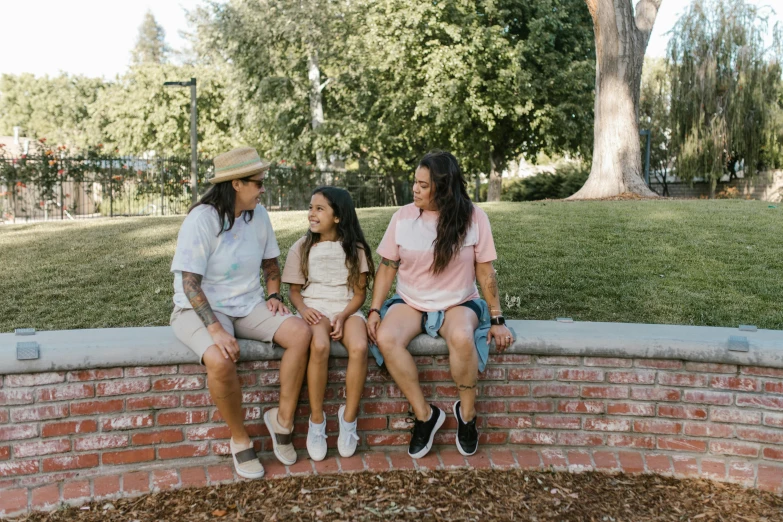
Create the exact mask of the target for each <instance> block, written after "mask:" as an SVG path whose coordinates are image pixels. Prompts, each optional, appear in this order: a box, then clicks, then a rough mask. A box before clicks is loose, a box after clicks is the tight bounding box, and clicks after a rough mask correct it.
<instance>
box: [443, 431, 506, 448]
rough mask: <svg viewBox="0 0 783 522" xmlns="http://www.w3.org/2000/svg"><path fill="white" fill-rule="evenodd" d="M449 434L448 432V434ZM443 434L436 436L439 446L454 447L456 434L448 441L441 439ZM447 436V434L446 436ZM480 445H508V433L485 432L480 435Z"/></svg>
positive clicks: (453, 433)
mask: <svg viewBox="0 0 783 522" xmlns="http://www.w3.org/2000/svg"><path fill="white" fill-rule="evenodd" d="M446 433H448V432H446ZM441 434H442V433H438V435H436V436H435V439H436V440H438V444H448V445H453V444H454V443H455V440H456V432H452V435H451V437H449V438H448V439H445V440H443V439H440V438H439V436H440V435H441ZM444 435H445V434H444ZM479 443H480V444H482V445H487V444H490V445H493V444H507V443H508V433H506V432H505V431H495V432H484V433H479Z"/></svg>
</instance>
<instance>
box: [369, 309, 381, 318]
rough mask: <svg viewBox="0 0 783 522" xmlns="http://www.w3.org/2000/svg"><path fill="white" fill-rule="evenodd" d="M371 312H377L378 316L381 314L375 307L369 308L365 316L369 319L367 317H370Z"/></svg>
mask: <svg viewBox="0 0 783 522" xmlns="http://www.w3.org/2000/svg"><path fill="white" fill-rule="evenodd" d="M373 312H375V313H377V314H378V317H380V316H381V311H380V310H378V309H377V308H370V311H369V312H367V318H368V319H369V317H370V314H371V313H373Z"/></svg>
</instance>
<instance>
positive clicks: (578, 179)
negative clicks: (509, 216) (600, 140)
mask: <svg viewBox="0 0 783 522" xmlns="http://www.w3.org/2000/svg"><path fill="white" fill-rule="evenodd" d="M589 175H590V166H589V165H587V164H584V163H578V164H574V163H564V164H562V165H560V166H558V167H557V170H556V171H555V172H554V173H553V174H550V173H548V172H542V173H541V174H536V175H535V176H530V177H529V178H522V179H519V180H515V181H513V182H511V183H509V185H508V186H507V187H504V189H505V190H504V194H503V196H502V199H503V200H504V201H536V200H539V199H563V198H567V197H568V196H570V195H571V194H573V193H575V192H576V191H577V190H579V189H580V188H582V185H584V184H585V181H587V176H589Z"/></svg>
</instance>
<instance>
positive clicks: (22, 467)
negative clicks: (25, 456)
mask: <svg viewBox="0 0 783 522" xmlns="http://www.w3.org/2000/svg"><path fill="white" fill-rule="evenodd" d="M39 469H40V461H38V460H12V461H11V462H3V463H0V477H14V476H16V475H32V474H33V473H38V470H39Z"/></svg>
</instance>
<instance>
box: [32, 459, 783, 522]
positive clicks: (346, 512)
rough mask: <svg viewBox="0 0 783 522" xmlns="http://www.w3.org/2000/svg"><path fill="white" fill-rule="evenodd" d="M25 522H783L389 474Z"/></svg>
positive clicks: (599, 486) (753, 511) (92, 509)
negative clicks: (575, 521) (222, 521)
mask: <svg viewBox="0 0 783 522" xmlns="http://www.w3.org/2000/svg"><path fill="white" fill-rule="evenodd" d="M20 520H24V521H28V522H33V521H65V520H67V521H74V520H76V521H115V520H116V521H120V520H121V521H123V522H133V521H139V522H146V521H158V520H172V521H186V520H225V521H228V520H259V521H278V520H292V521H293V520H329V521H336V520H363V521H364V520H366V521H376V520H481V521H484V520H529V521H554V520H563V521H571V520H577V521H582V520H584V521H596V522H598V521H600V522H619V521H631V522H643V521H690V520H693V521H700V522H701V521H712V520H720V521H770V522H772V521H780V520H783V498H781V497H779V496H775V495H773V494H770V493H766V492H761V491H755V490H746V489H744V488H742V487H740V486H736V485H731V484H721V483H717V482H709V481H703V480H677V479H672V478H665V477H659V476H655V475H634V476H629V475H622V474H620V475H607V474H602V473H593V472H591V473H582V474H570V473H547V472H525V471H520V470H509V471H500V470H455V471H428V472H427V471H390V472H385V473H369V472H365V473H354V474H341V475H320V476H300V477H287V478H283V479H275V480H263V479H262V480H257V481H247V482H239V483H235V484H228V485H222V486H214V487H206V488H199V489H185V490H178V491H168V492H163V493H157V494H151V495H146V496H143V497H138V498H133V499H123V500H116V501H112V502H106V501H103V502H97V503H93V504H89V505H85V506H82V507H81V508H68V509H61V510H58V511H54V512H50V513H34V514H31V515H29V516H27V517H25V518H24V519H20Z"/></svg>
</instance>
